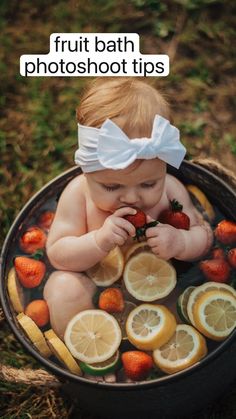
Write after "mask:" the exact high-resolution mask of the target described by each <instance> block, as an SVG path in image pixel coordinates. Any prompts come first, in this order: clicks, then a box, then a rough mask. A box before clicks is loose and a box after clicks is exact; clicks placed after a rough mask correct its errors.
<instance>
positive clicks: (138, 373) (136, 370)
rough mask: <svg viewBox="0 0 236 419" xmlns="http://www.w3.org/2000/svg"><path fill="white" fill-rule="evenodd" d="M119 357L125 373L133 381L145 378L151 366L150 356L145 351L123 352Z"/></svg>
mask: <svg viewBox="0 0 236 419" xmlns="http://www.w3.org/2000/svg"><path fill="white" fill-rule="evenodd" d="M121 359H122V363H123V367H124V371H125V374H126V375H127V377H128V378H131V380H134V381H140V380H145V378H147V376H148V374H149V372H150V370H151V368H152V367H153V361H152V357H151V356H150V355H148V354H146V353H145V352H141V351H128V352H124V353H123V354H122V355H121Z"/></svg>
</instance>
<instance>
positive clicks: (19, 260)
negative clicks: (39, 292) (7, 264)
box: [14, 256, 46, 288]
mask: <svg viewBox="0 0 236 419" xmlns="http://www.w3.org/2000/svg"><path fill="white" fill-rule="evenodd" d="M14 265H15V269H16V273H17V276H18V279H19V281H20V283H21V284H22V285H23V286H24V287H25V288H35V287H37V286H38V285H39V284H40V283H41V282H42V279H43V277H44V275H45V272H46V265H45V264H44V263H43V262H41V261H40V260H35V259H32V258H28V257H26V256H18V257H16V258H15V260H14Z"/></svg>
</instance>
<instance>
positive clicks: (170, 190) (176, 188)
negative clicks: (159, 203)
mask: <svg viewBox="0 0 236 419" xmlns="http://www.w3.org/2000/svg"><path fill="white" fill-rule="evenodd" d="M165 187H166V195H167V197H168V199H169V200H171V199H177V198H181V197H182V196H185V195H188V194H187V191H186V188H185V186H184V184H183V183H182V182H180V181H179V180H178V179H177V178H176V177H175V176H172V175H170V174H167V175H166V182H165Z"/></svg>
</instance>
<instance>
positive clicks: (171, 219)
mask: <svg viewBox="0 0 236 419" xmlns="http://www.w3.org/2000/svg"><path fill="white" fill-rule="evenodd" d="M182 209H183V205H181V204H179V202H178V201H176V199H173V200H172V201H170V208H169V209H166V210H163V211H162V212H161V213H160V215H159V217H158V219H159V221H160V222H161V223H163V224H170V225H171V226H173V227H175V228H181V229H183V230H189V227H190V219H189V216H188V215H187V214H185V213H184V212H182Z"/></svg>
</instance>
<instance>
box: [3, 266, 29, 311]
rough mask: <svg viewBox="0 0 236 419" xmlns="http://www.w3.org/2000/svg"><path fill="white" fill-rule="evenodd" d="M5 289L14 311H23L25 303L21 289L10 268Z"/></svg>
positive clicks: (14, 272)
mask: <svg viewBox="0 0 236 419" xmlns="http://www.w3.org/2000/svg"><path fill="white" fill-rule="evenodd" d="M7 289H8V294H9V297H10V300H11V303H12V305H13V308H14V310H15V311H16V312H17V313H20V312H22V311H24V306H25V301H24V293H23V288H22V287H21V285H20V283H19V281H18V279H17V276H16V271H15V268H11V270H10V271H9V273H8V277H7Z"/></svg>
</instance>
